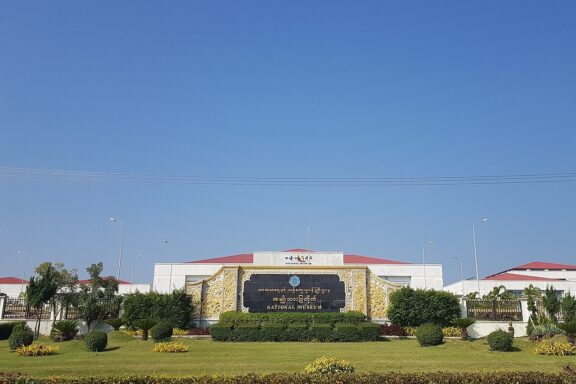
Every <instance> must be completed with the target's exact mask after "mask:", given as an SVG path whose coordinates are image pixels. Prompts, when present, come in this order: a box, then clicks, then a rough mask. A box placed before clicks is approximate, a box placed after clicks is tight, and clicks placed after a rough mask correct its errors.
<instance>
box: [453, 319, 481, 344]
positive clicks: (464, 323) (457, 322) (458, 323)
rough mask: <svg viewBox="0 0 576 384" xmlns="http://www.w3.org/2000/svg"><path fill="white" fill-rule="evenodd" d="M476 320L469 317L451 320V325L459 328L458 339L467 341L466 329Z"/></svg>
mask: <svg viewBox="0 0 576 384" xmlns="http://www.w3.org/2000/svg"><path fill="white" fill-rule="evenodd" d="M475 322H476V320H474V319H473V318H471V317H462V318H459V319H454V320H452V324H454V326H455V327H456V328H460V339H462V340H468V327H469V326H471V325H472V324H474V323H475Z"/></svg>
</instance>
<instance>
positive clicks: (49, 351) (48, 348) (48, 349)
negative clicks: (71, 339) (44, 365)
mask: <svg viewBox="0 0 576 384" xmlns="http://www.w3.org/2000/svg"><path fill="white" fill-rule="evenodd" d="M56 353H58V347H56V346H53V345H43V344H33V345H23V346H21V347H19V348H17V349H16V354H17V355H18V356H47V355H54V354H56Z"/></svg>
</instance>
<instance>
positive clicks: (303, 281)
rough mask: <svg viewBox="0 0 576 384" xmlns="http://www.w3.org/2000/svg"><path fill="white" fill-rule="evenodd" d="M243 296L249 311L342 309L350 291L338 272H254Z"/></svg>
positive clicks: (245, 286)
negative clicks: (346, 289)
mask: <svg viewBox="0 0 576 384" xmlns="http://www.w3.org/2000/svg"><path fill="white" fill-rule="evenodd" d="M242 299H243V303H244V307H246V308H248V311H249V312H339V311H340V309H341V308H344V306H345V305H346V292H345V290H344V283H343V282H342V281H340V279H339V277H338V275H307V274H285V275H284V274H283V275H277V274H254V275H252V276H251V277H250V280H248V281H246V282H244V294H243V297H242Z"/></svg>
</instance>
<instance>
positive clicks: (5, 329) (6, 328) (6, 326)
mask: <svg viewBox="0 0 576 384" xmlns="http://www.w3.org/2000/svg"><path fill="white" fill-rule="evenodd" d="M22 323H24V324H25V322H23V321H11V322H9V323H2V324H0V340H7V339H8V338H9V337H10V335H11V334H12V330H13V329H14V327H15V326H16V325H19V324H20V325H21V324H22Z"/></svg>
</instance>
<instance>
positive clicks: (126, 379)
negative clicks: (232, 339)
mask: <svg viewBox="0 0 576 384" xmlns="http://www.w3.org/2000/svg"><path fill="white" fill-rule="evenodd" d="M0 383H2V384H22V383H34V384H55V383H58V384H110V383H114V384H150V383H155V384H190V383H194V384H222V383H225V384H246V383H259V384H311V383H314V384H337V383H346V384H381V383H389V384H430V383H443V384H460V383H468V384H502V383H522V384H568V383H574V374H572V373H570V372H568V371H566V370H565V372H559V371H558V372H534V371H522V372H518V371H516V372H378V373H355V374H340V375H308V374H305V373H295V372H289V373H288V372H285V373H272V374H267V375H259V374H254V373H250V374H246V375H239V376H190V377H173V376H165V375H163V376H136V375H130V376H116V377H110V376H103V377H56V378H55V377H33V376H27V375H23V374H21V373H15V372H10V373H8V372H0Z"/></svg>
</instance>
